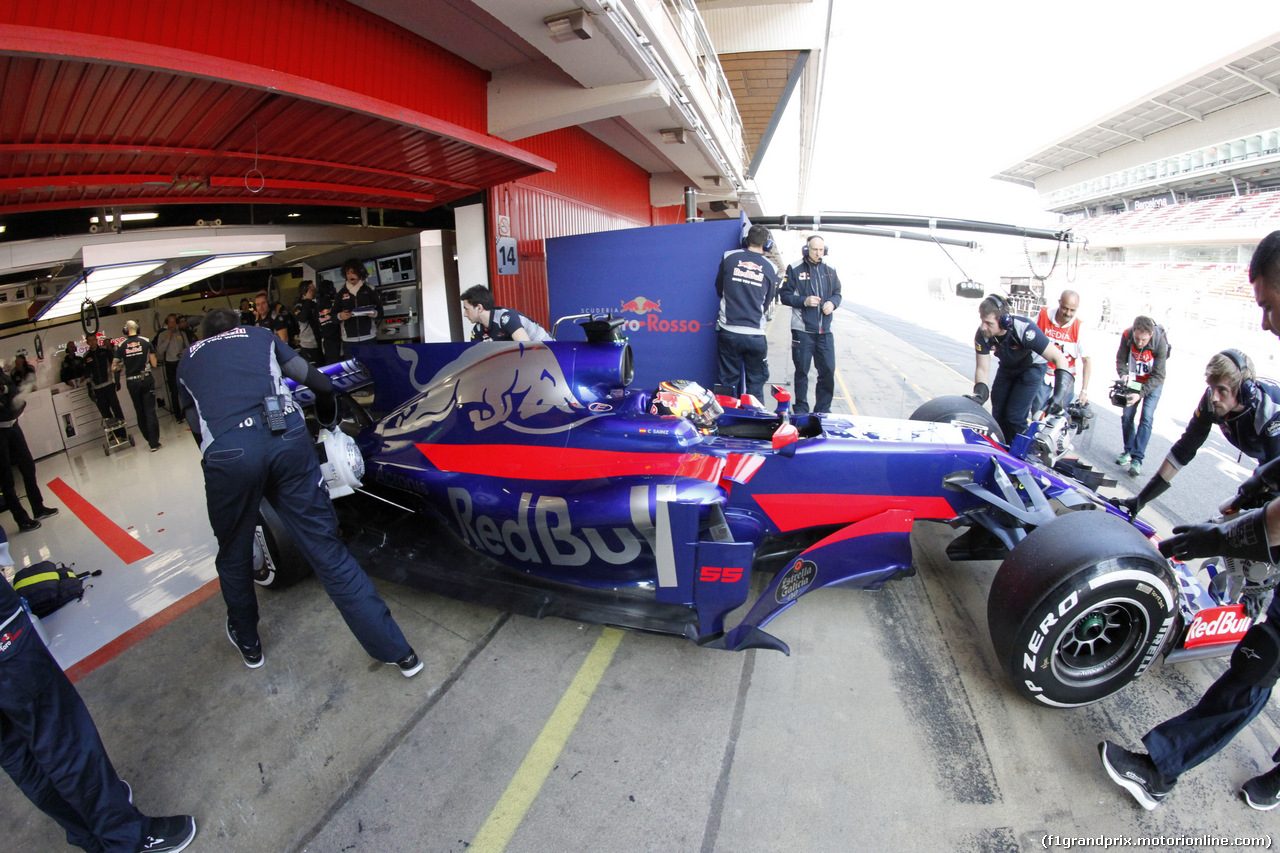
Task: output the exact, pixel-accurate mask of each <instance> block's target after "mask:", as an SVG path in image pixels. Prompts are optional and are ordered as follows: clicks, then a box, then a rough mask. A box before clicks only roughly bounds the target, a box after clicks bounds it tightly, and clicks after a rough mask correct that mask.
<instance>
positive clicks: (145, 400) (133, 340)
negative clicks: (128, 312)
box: [111, 320, 160, 453]
mask: <svg viewBox="0 0 1280 853" xmlns="http://www.w3.org/2000/svg"><path fill="white" fill-rule="evenodd" d="M124 331H125V339H124V340H123V341H121V342H120V346H118V347H116V357H115V361H114V362H113V363H112V365H111V368H112V369H113V370H116V371H119V370H120V369H121V368H123V369H124V380H125V387H126V388H127V389H128V390H129V399H130V400H132V401H133V410H134V412H136V413H137V415H138V432H140V433H142V437H143V438H144V439H146V441H147V444H148V445H149V446H150V447H151V452H152V453H155V452H156V451H157V450H159V449H160V421H159V419H157V417H156V382H155V377H154V376H153V375H152V373H151V371H152V369H153V368H155V366H156V354H155V352H153V351H152V349H151V342H150V341H148V340H147V339H146V338H144V337H142V336H141V335H139V334H138V324H137V323H135V322H134V321H133V320H130V321H129V322H127V323H125V324H124Z"/></svg>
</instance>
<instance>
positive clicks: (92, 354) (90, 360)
mask: <svg viewBox="0 0 1280 853" xmlns="http://www.w3.org/2000/svg"><path fill="white" fill-rule="evenodd" d="M84 342H85V345H86V346H88V349H86V350H85V353H84V370H85V379H86V380H87V381H88V383H89V388H88V391H89V399H90V400H93V404H94V405H95V406H97V407H98V413H99V414H101V415H102V417H103V419H104V420H106V419H110V420H114V421H119V422H120V423H121V426H120V427H119V428H118V429H116V430H115V437H116V440H117V441H124V440H125V438H126V433H125V430H124V426H123V424H124V409H122V408H120V398H119V397H117V396H116V388H117V386H118V385H119V382H120V378H119V377H118V376H115V375H114V374H113V373H112V370H111V363H112V362H113V361H114V360H115V357H114V356H113V355H112V354H111V348H110V347H104V346H101V345H100V344H99V343H98V336H97V335H88V336H86V337H85V339H84Z"/></svg>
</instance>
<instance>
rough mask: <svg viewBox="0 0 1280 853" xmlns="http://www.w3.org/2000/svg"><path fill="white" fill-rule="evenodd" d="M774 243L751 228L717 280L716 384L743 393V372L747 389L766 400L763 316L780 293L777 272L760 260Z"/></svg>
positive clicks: (729, 255)
mask: <svg viewBox="0 0 1280 853" xmlns="http://www.w3.org/2000/svg"><path fill="white" fill-rule="evenodd" d="M772 242H773V240H772V238H771V237H770V235H769V229H768V228H765V227H764V226H763V225H752V226H751V228H750V230H748V231H747V236H746V238H745V240H744V241H743V243H744V246H743V248H741V249H739V250H738V251H735V252H725V254H724V259H723V260H721V261H720V273H719V274H718V275H717V276H716V295H717V296H719V297H720V316H719V318H718V319H717V321H716V349H717V353H718V356H719V379H718V381H719V383H720V384H721V385H728V386H729V387H731V388H733V389H734V393H735V395H736V394H738V393H740V391H741V383H742V374H743V371H744V369H745V371H746V390H747V393H748V394H750V395H752V396H753V397H755V398H757V399H760V398H762V397H764V383H765V382H767V381H768V380H769V341H768V339H767V338H766V337H765V324H766V322H767V320H766V318H765V312H767V311H768V310H769V305H770V304H772V302H773V296H774V292H775V291H776V290H777V289H778V268H777V267H775V266H774V265H773V261H771V260H769V259H768V258H766V257H765V255H764V248H765V245H766V244H771V243H772Z"/></svg>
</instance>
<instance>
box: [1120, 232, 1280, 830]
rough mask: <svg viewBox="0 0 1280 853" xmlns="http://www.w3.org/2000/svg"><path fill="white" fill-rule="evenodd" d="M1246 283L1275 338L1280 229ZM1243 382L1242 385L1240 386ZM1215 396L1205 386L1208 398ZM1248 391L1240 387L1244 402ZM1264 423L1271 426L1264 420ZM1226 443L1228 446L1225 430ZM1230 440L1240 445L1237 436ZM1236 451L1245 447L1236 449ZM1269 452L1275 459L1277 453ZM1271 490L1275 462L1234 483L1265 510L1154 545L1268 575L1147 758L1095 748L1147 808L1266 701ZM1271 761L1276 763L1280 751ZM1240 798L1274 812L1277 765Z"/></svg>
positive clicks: (1274, 607)
mask: <svg viewBox="0 0 1280 853" xmlns="http://www.w3.org/2000/svg"><path fill="white" fill-rule="evenodd" d="M1249 281H1250V282H1251V283H1252V284H1253V292H1254V297H1255V298H1256V300H1257V302H1258V306H1259V307H1261V308H1262V328H1263V329H1266V330H1268V331H1270V332H1272V333H1273V334H1275V335H1277V336H1280V231H1273V232H1271V233H1270V234H1268V235H1267V236H1266V237H1265V238H1264V239H1263V240H1262V242H1261V243H1259V244H1258V248H1257V249H1256V250H1255V251H1254V253H1253V259H1252V260H1251V261H1250V263H1249ZM1228 353H1231V354H1232V355H1233V356H1239V355H1240V354H1239V353H1238V352H1236V351H1233V350H1227V351H1224V352H1222V353H1219V355H1220V356H1225V355H1227V354H1228ZM1217 359H1218V356H1214V360H1213V361H1210V362H1209V364H1210V368H1211V369H1212V367H1213V364H1214V362H1215V361H1217ZM1227 360H1228V361H1230V362H1231V363H1232V365H1233V366H1237V365H1236V361H1235V359H1233V358H1232V357H1230V356H1228V359H1227ZM1243 362H1244V367H1243V368H1241V369H1240V373H1241V374H1242V376H1244V375H1246V374H1248V373H1249V372H1250V371H1251V370H1252V365H1251V364H1250V363H1249V361H1248V359H1247V358H1245V359H1243ZM1246 381H1247V380H1245V379H1243V378H1242V380H1241V384H1242V385H1243V384H1244V383H1245V382H1246ZM1267 384H1270V383H1267ZM1263 389H1264V390H1263V391H1262V392H1261V393H1263V394H1265V396H1266V398H1267V399H1265V400H1262V401H1260V402H1259V403H1258V404H1257V405H1258V406H1259V407H1261V409H1260V410H1261V411H1265V407H1267V406H1269V405H1272V404H1273V401H1274V398H1273V397H1272V396H1271V393H1270V390H1269V389H1266V388H1265V386H1263ZM1213 392H1214V389H1213V388H1212V387H1211V388H1210V393H1211V394H1212V393H1213ZM1247 393H1248V392H1247V391H1245V390H1242V394H1241V395H1242V396H1243V395H1245V394H1247ZM1246 405H1247V404H1246ZM1198 413H1199V410H1197V414H1198ZM1216 414H1217V413H1216V410H1215V415H1216ZM1264 423H1274V421H1273V420H1272V419H1270V418H1268V419H1267V420H1266V421H1264ZM1206 429H1207V427H1206ZM1188 431H1190V428H1188ZM1224 432H1226V430H1225V428H1224ZM1227 437H1228V438H1229V439H1231V433H1230V432H1227ZM1184 438H1185V436H1184ZM1232 443H1233V444H1235V443H1236V442H1235V440H1234V439H1232ZM1236 446H1237V447H1240V448H1241V449H1242V450H1244V449H1245V448H1244V446H1243V445H1241V444H1237V445H1236ZM1246 452H1247V451H1246ZM1267 452H1268V453H1274V450H1273V449H1268V450H1267ZM1250 455H1251V456H1252V455H1254V454H1252V453H1250ZM1166 462H1167V460H1166ZM1161 470H1162V471H1163V470H1164V466H1161ZM1144 491H1145V489H1144ZM1277 493H1280V458H1270V460H1269V461H1267V462H1265V463H1263V464H1262V465H1259V466H1258V467H1257V468H1256V469H1255V470H1254V472H1253V473H1252V474H1251V475H1250V476H1249V478H1248V479H1246V480H1245V481H1244V482H1243V483H1242V484H1241V485H1240V489H1239V491H1238V493H1237V495H1236V499H1235V501H1234V502H1233V503H1234V505H1236V506H1239V507H1242V508H1248V507H1251V506H1257V505H1258V504H1260V503H1263V502H1266V506H1265V507H1264V508H1262V509H1254V510H1251V511H1249V512H1243V513H1241V514H1239V515H1238V516H1237V517H1235V518H1233V519H1232V520H1231V521H1227V522H1224V523H1222V524H1181V525H1178V526H1177V527H1174V528H1173V533H1174V535H1173V536H1170V537H1169V538H1167V539H1165V540H1163V541H1162V542H1161V543H1160V553H1161V554H1163V555H1165V556H1166V557H1177V558H1178V559H1180V560H1187V559H1190V558H1193V557H1237V558H1241V559H1243V560H1250V561H1254V563H1253V565H1251V566H1246V571H1249V572H1250V573H1251V574H1252V572H1253V570H1254V569H1256V568H1264V569H1267V570H1269V571H1268V572H1267V574H1268V575H1271V577H1266V578H1265V579H1262V582H1261V583H1258V584H1255V589H1254V590H1252V591H1251V590H1250V589H1249V585H1248V584H1246V585H1245V587H1244V596H1243V600H1242V603H1243V604H1244V605H1245V607H1246V608H1247V609H1249V610H1253V611H1254V613H1255V615H1256V613H1257V612H1258V611H1260V610H1261V609H1262V608H1263V607H1265V608H1266V619H1265V620H1264V621H1262V622H1257V623H1255V624H1253V625H1252V626H1251V627H1250V628H1249V630H1248V631H1247V632H1246V633H1245V635H1244V637H1243V638H1242V639H1241V640H1240V642H1239V643H1238V644H1237V645H1236V648H1235V651H1234V652H1233V653H1232V655H1231V665H1230V666H1229V667H1228V668H1227V670H1226V672H1224V673H1223V674H1222V676H1221V677H1220V678H1219V679H1218V680H1217V681H1215V682H1214V683H1213V684H1212V685H1210V687H1209V689H1208V690H1206V691H1205V694H1204V696H1202V697H1200V701H1199V702H1197V703H1196V704H1195V706H1194V707H1192V708H1190V709H1189V710H1187V711H1185V712H1183V713H1182V714H1179V715H1178V716H1176V717H1174V718H1173V719H1170V720H1166V721H1164V722H1163V723H1161V724H1160V725H1158V726H1156V727H1155V728H1153V729H1152V730H1151V731H1149V732H1147V733H1146V734H1145V735H1143V737H1142V742H1143V744H1145V745H1146V747H1147V750H1148V753H1147V754H1143V753H1140V752H1130V751H1129V750H1127V749H1124V748H1122V747H1120V746H1117V745H1116V744H1114V743H1112V742H1110V741H1103V742H1102V743H1100V744H1098V750H1099V752H1100V753H1101V755H1102V764H1103V767H1104V768H1105V769H1106V771H1107V775H1108V776H1110V777H1111V779H1112V781H1114V782H1115V783H1116V784H1117V785H1120V786H1122V787H1123V788H1125V789H1126V790H1127V791H1129V793H1130V794H1132V795H1133V797H1134V799H1136V800H1137V801H1138V802H1139V803H1140V804H1141V805H1142V806H1143V807H1144V808H1146V809H1154V808H1155V807H1156V806H1157V805H1159V804H1160V802H1161V801H1162V800H1163V799H1164V798H1165V797H1166V796H1167V795H1168V794H1169V792H1170V791H1172V790H1173V786H1174V785H1175V784H1176V783H1177V781H1178V777H1179V776H1180V775H1181V774H1182V773H1183V772H1185V771H1187V770H1190V769H1191V768H1193V767H1196V766H1197V765H1199V764H1200V763H1202V762H1204V761H1207V760H1208V759H1209V758H1211V757H1213V756H1214V755H1215V754H1217V753H1218V752H1219V751H1221V750H1222V748H1223V747H1225V746H1226V745H1227V744H1228V743H1230V742H1231V740H1232V739H1233V738H1234V737H1235V736H1236V735H1237V734H1239V733H1240V732H1241V731H1243V730H1244V727H1245V726H1247V725H1248V724H1249V723H1250V722H1251V721H1252V720H1253V718H1254V717H1256V716H1258V714H1260V713H1261V712H1262V709H1263V708H1264V707H1266V704H1267V701H1268V700H1269V699H1270V698H1271V689H1272V687H1273V686H1274V684H1275V683H1276V678H1277V675H1278V674H1280V631H1278V630H1277V627H1278V626H1280V597H1276V596H1275V595H1274V592H1273V590H1272V589H1270V588H1268V587H1269V586H1270V585H1272V584H1274V582H1275V578H1274V573H1275V568H1274V566H1275V564H1277V563H1280V547H1273V546H1272V543H1280V501H1277V500H1275V499H1274V497H1275V495H1276V494H1277ZM1268 597H1269V598H1270V603H1269V604H1266V603H1265V601H1266V599H1267V598H1268ZM1272 761H1280V752H1277V753H1276V755H1275V756H1273V757H1272ZM1240 793H1241V795H1242V796H1243V797H1244V800H1245V802H1246V803H1247V804H1248V805H1249V806H1251V807H1252V808H1255V809H1258V810H1260V811H1269V810H1271V809H1274V808H1275V807H1276V806H1277V805H1280V764H1278V765H1276V766H1275V767H1273V768H1272V769H1271V770H1269V771H1268V772H1266V773H1263V774H1262V775H1260V776H1255V777H1253V778H1252V779H1250V780H1249V781H1247V782H1245V783H1244V785H1243V786H1242V787H1241V790H1240Z"/></svg>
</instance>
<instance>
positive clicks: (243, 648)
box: [227, 619, 265, 669]
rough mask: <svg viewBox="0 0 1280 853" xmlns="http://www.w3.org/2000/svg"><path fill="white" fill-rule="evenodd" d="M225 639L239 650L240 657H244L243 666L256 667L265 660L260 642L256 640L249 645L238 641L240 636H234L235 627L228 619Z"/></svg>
mask: <svg viewBox="0 0 1280 853" xmlns="http://www.w3.org/2000/svg"><path fill="white" fill-rule="evenodd" d="M227 639H228V640H230V641H231V645H233V646H235V647H236V649H237V650H238V651H239V652H240V657H242V658H244V665H245V666H247V667H249V669H257V668H258V667H260V666H262V664H263V662H264V660H265V658H263V656H262V642H261V641H258V642H256V643H254V644H253V645H251V646H248V645H245V644H244V643H242V642H240V638H239V637H237V636H236V629H235V628H232V627H231V620H230V619H228V620H227Z"/></svg>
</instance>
